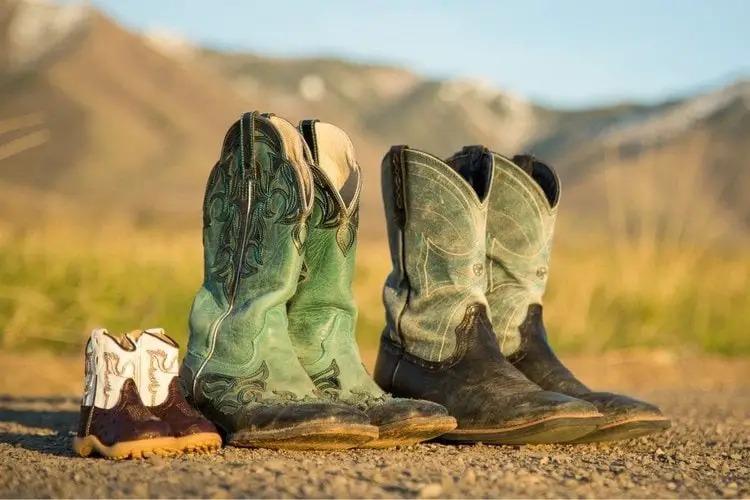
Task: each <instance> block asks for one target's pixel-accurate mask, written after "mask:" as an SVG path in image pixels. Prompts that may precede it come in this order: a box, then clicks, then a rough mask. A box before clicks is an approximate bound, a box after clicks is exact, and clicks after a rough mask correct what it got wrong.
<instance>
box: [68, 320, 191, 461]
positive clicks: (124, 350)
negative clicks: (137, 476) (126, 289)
mask: <svg viewBox="0 0 750 500" xmlns="http://www.w3.org/2000/svg"><path fill="white" fill-rule="evenodd" d="M137 358H138V354H137V352H136V348H135V345H134V344H133V343H132V342H131V341H130V339H128V338H126V337H121V338H115V337H113V336H111V335H110V334H109V332H107V330H105V329H103V328H97V329H96V330H94V331H93V332H92V333H91V337H90V338H89V341H88V342H87V343H86V372H85V381H84V388H83V399H82V401H81V415H80V418H79V421H78V434H77V435H76V437H75V438H74V439H73V449H74V450H75V452H76V453H78V454H79V455H80V456H82V457H87V456H89V455H91V454H92V453H96V454H98V455H101V456H103V457H106V458H111V459H122V458H141V457H144V458H145V457H150V456H153V455H162V456H164V455H174V454H176V453H177V452H178V451H179V450H178V448H177V440H176V439H175V438H174V437H173V436H172V429H171V427H170V426H169V424H168V423H167V422H164V421H162V420H159V419H158V418H156V417H155V416H154V415H153V414H152V413H151V412H150V411H149V410H148V408H146V407H145V406H144V405H143V401H141V398H140V396H139V394H138V387H137V386H136V383H135V380H134V378H135V375H136V371H137V367H138V360H137Z"/></svg>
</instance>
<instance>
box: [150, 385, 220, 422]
mask: <svg viewBox="0 0 750 500" xmlns="http://www.w3.org/2000/svg"><path fill="white" fill-rule="evenodd" d="M149 410H150V411H151V413H152V414H153V415H154V416H155V417H157V418H160V419H161V420H163V421H165V422H167V423H168V424H169V426H170V427H171V428H172V435H173V436H175V437H184V436H190V435H192V434H206V433H216V432H217V430H216V426H214V424H212V423H211V422H209V421H208V420H207V419H206V418H205V417H204V416H203V415H201V413H200V412H199V411H197V410H196V409H195V408H193V407H192V406H190V404H188V402H187V401H186V400H185V397H184V396H183V395H182V389H181V387H180V379H179V377H174V378H172V381H171V382H170V383H169V384H168V385H167V396H166V398H165V399H164V401H162V403H161V404H158V405H156V406H151V407H149Z"/></svg>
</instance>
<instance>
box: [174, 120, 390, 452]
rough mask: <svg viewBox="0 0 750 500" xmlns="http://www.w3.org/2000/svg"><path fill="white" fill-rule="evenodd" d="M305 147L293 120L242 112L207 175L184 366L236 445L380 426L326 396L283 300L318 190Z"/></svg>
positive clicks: (317, 440) (331, 443)
mask: <svg viewBox="0 0 750 500" xmlns="http://www.w3.org/2000/svg"><path fill="white" fill-rule="evenodd" d="M309 155H310V153H309V151H308V150H307V147H306V145H305V144H304V140H303V139H302V137H301V136H300V135H299V133H298V132H297V130H296V128H295V127H294V126H293V125H292V124H291V123H289V122H287V121H285V120H283V119H281V118H277V117H272V118H264V117H262V116H260V115H258V114H257V113H255V112H253V113H246V114H244V115H243V116H242V118H241V119H240V120H239V121H238V122H236V123H235V124H234V125H232V127H231V128H230V129H229V131H228V132H227V135H226V138H225V139H224V146H223V149H222V153H221V158H220V159H219V162H218V163H217V164H216V166H215V167H214V168H213V170H212V171H211V175H210V177H209V179H208V185H207V187H206V196H205V200H204V205H203V247H204V269H205V271H204V272H205V277H204V283H203V286H202V287H201V289H200V290H199V291H198V293H197V295H196V297H195V300H194V301H193V307H192V310H191V312H190V339H189V343H188V352H187V356H186V357H185V360H184V362H183V365H182V367H181V369H180V378H181V381H182V385H183V391H184V392H185V393H186V396H187V397H188V399H189V401H190V402H191V403H192V404H193V405H194V406H195V407H197V408H198V409H199V410H200V411H201V412H202V413H203V414H204V415H205V416H206V417H208V418H209V419H210V420H211V421H213V422H214V423H215V424H216V425H217V426H218V427H219V428H220V429H221V430H222V431H223V432H224V433H225V435H226V441H227V444H230V445H235V446H251V447H267V448H288V449H346V448H351V447H355V446H359V445H361V444H364V443H366V442H368V441H372V440H373V439H375V438H377V428H376V427H374V426H372V425H370V422H369V418H368V416H367V415H365V414H364V413H362V412H360V411H358V410H357V409H355V408H352V407H351V406H347V405H343V404H335V403H333V402H331V401H330V400H328V399H326V398H324V397H323V395H322V394H321V393H320V391H318V390H317V389H316V387H315V385H314V384H313V383H312V381H311V380H310V378H309V377H308V376H307V373H305V370H304V369H303V368H302V366H301V365H300V364H299V362H298V361H297V356H296V355H295V353H294V348H293V347H292V344H291V341H290V339H289V332H288V329H287V316H286V303H287V301H288V300H289V299H290V298H291V297H292V295H293V294H294V291H295V288H296V284H297V277H298V276H299V273H300V268H301V265H302V250H303V245H304V243H305V238H306V231H307V219H308V217H309V215H310V212H311V210H312V202H313V184H312V177H311V174H310V169H309V160H308V158H309Z"/></svg>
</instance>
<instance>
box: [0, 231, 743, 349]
mask: <svg viewBox="0 0 750 500" xmlns="http://www.w3.org/2000/svg"><path fill="white" fill-rule="evenodd" d="M561 233H563V232H562V231H558V234H561ZM565 234H568V233H563V236H558V241H557V246H556V247H555V251H554V254H553V261H552V267H551V277H550V284H549V289H548V292H547V295H546V297H545V318H546V321H547V328H548V331H549V334H550V337H551V341H552V342H553V344H554V345H555V346H556V347H557V348H558V349H560V350H562V351H567V352H572V351H575V352H588V353H596V352H601V351H604V350H609V349H622V348H640V347H644V348H650V347H666V348H669V349H675V350H695V351H707V352H712V353H721V354H727V355H747V354H750V335H748V326H749V325H750V293H748V289H750V255H748V254H747V252H746V251H745V252H743V251H741V250H740V249H738V250H729V249H726V250H718V249H717V248H707V247H700V246H690V245H686V244H684V243H682V244H680V245H675V244H668V243H666V242H659V241H657V240H656V239H653V238H652V239H648V238H646V239H644V238H636V237H632V238H630V237H629V238H618V239H597V238H591V237H588V238H580V237H572V236H567V237H566V236H564V235H565ZM573 243H575V245H573ZM745 248H746V247H745ZM389 265H390V264H389V260H388V250H387V247H386V246H385V245H384V244H383V243H379V242H378V243H366V242H361V243H360V248H359V253H358V269H357V278H356V282H355V294H356V297H357V300H358V303H359V305H360V318H359V331H358V336H359V339H360V345H361V346H362V347H374V346H375V345H376V344H377V337H378V335H379V333H380V329H381V328H382V324H383V311H382V304H381V299H380V294H381V287H382V283H383V279H384V277H385V275H386V274H387V272H388V270H389ZM202 266H203V263H202V248H201V238H200V234H199V233H198V232H181V233H179V234H168V233H164V232H157V231H149V230H143V229H140V230H136V229H133V228H132V227H129V226H127V225H124V224H115V223H113V224H112V225H109V226H105V227H101V228H98V229H96V230H92V229H82V228H71V227H66V226H64V225H60V224H51V223H50V224H47V225H45V226H43V227H38V228H37V229H34V230H27V231H25V232H19V231H14V230H10V229H0V348H2V349H14V350H28V349H38V348H42V349H51V350H54V351H58V352H62V351H68V352H77V351H78V350H79V349H81V346H82V342H83V341H84V339H85V337H86V335H87V333H88V332H89V331H90V329H91V328H93V327H95V326H106V327H108V328H109V329H111V330H114V331H126V330H131V329H135V328H139V327H142V328H146V327H150V326H157V325H159V326H163V327H165V328H167V331H168V332H169V333H171V334H172V335H174V336H175V337H176V338H178V339H179V341H180V342H185V341H186V335H187V315H188V311H189V308H190V304H191V301H192V297H193V294H194V293H195V291H196V290H197V289H198V287H199V286H200V284H201V280H202V273H203V267H202Z"/></svg>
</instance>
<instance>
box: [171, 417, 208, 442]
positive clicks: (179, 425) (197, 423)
mask: <svg viewBox="0 0 750 500" xmlns="http://www.w3.org/2000/svg"><path fill="white" fill-rule="evenodd" d="M171 425H172V430H173V431H174V434H175V436H176V437H184V436H192V435H194V434H209V433H210V434H216V433H218V431H217V429H216V426H215V425H214V424H212V423H211V422H209V421H208V420H206V419H204V418H196V419H191V420H187V421H183V422H171Z"/></svg>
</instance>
